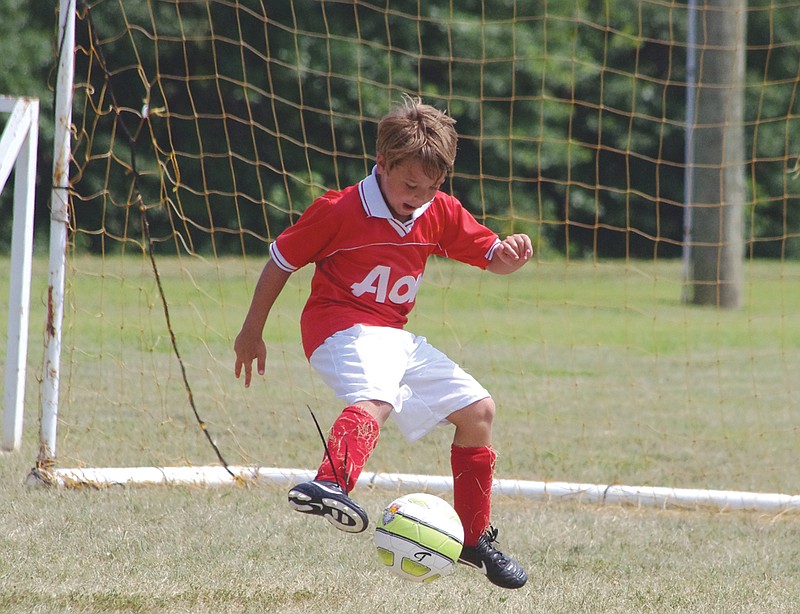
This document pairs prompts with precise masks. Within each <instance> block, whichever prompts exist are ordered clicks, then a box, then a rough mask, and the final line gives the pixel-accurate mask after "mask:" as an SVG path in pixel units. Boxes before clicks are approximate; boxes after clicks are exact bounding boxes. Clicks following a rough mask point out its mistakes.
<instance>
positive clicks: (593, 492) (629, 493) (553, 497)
mask: <svg viewBox="0 0 800 614" xmlns="http://www.w3.org/2000/svg"><path fill="white" fill-rule="evenodd" d="M315 475H316V472H314V471H311V470H308V469H280V468H264V467H244V466H233V467H228V468H227V469H226V468H225V467H223V466H205V467H109V468H85V469H52V470H48V471H38V470H34V471H33V472H32V473H31V474H30V475H29V476H28V478H27V483H28V484H29V485H51V486H56V487H61V488H108V487H112V486H135V485H172V486H224V485H235V484H272V485H278V486H292V485H294V484H296V483H298V482H302V481H305V480H312V479H314V476H315ZM358 484H359V485H360V486H362V487H373V488H381V489H385V490H394V491H400V492H419V491H424V492H431V493H440V494H441V493H446V492H449V491H452V490H453V478H452V477H447V476H427V475H414V474H405V473H374V472H364V473H362V474H361V476H360V477H359V480H358ZM492 492H493V493H494V494H502V495H509V496H519V497H527V498H529V499H535V500H539V501H547V502H551V501H578V502H582V503H601V504H604V503H605V504H621V505H632V506H639V507H660V508H683V509H707V510H712V511H713V510H717V511H729V510H750V511H759V512H769V513H782V512H790V511H800V495H786V494H779V493H759V492H740V491H729V490H702V489H691V488H668V487H662V486H624V485H621V484H579V483H570V482H537V481H529V480H509V479H503V480H495V481H494V484H493V486H492Z"/></svg>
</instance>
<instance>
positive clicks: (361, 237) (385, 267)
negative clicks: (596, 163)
mask: <svg viewBox="0 0 800 614" xmlns="http://www.w3.org/2000/svg"><path fill="white" fill-rule="evenodd" d="M454 124H455V121H454V120H453V119H451V118H450V117H448V116H447V115H446V114H445V113H443V112H441V111H439V110H437V109H435V108H434V107H432V106H429V105H426V104H423V103H422V102H421V101H420V100H419V99H412V98H406V100H405V101H404V103H403V104H402V105H400V106H399V107H397V108H396V109H394V110H393V111H392V112H390V113H389V114H388V115H386V116H385V117H384V118H383V119H382V120H381V121H380V123H379V125H378V139H377V146H376V149H377V151H376V154H377V155H376V165H375V167H374V168H373V170H372V173H371V174H370V175H369V176H368V177H366V178H365V179H363V180H362V181H361V182H359V183H358V184H357V185H354V186H350V187H349V188H346V189H345V190H343V191H341V192H335V191H331V192H328V193H327V194H325V195H324V196H322V197H321V198H318V199H316V200H315V201H314V203H313V204H312V205H311V206H310V207H309V208H308V209H307V210H306V211H305V212H304V213H303V215H302V216H301V217H300V218H299V219H298V221H297V223H296V224H294V225H293V226H291V227H290V228H288V229H287V230H286V231H284V232H283V233H281V235H280V236H278V237H277V239H276V240H275V241H274V242H273V243H272V245H271V246H270V256H271V258H270V259H269V260H268V261H267V264H266V265H265V267H264V270H263V272H262V273H261V277H260V278H259V281H258V283H257V285H256V289H255V292H254V296H253V299H252V303H251V305H250V309H249V311H248V313H247V316H246V317H245V320H244V324H243V325H242V330H241V331H240V333H239V335H238V336H237V338H236V341H235V343H234V351H235V352H236V364H235V368H234V373H235V375H236V377H237V378H238V377H240V375H241V372H242V368H244V373H245V381H244V384H245V387H249V386H250V381H251V378H252V362H253V360H255V361H256V365H257V369H258V373H259V374H260V375H263V374H264V370H265V360H266V346H265V344H264V341H263V339H262V334H263V329H264V325H265V323H266V320H267V316H268V314H269V311H270V309H271V307H272V305H273V304H274V302H275V300H276V298H277V297H278V295H279V294H280V292H281V290H282V289H283V287H284V284H285V283H286V280H287V279H288V278H289V275H291V273H292V272H294V271H296V270H297V269H299V268H300V267H302V266H304V265H306V264H308V263H311V262H313V263H314V264H315V272H314V276H313V279H312V281H311V294H310V296H309V299H308V302H307V303H306V306H305V308H304V309H303V313H302V316H301V318H300V324H301V331H302V340H303V349H304V351H305V354H306V357H307V358H308V359H309V361H310V363H311V365H312V367H314V369H315V370H316V371H317V372H318V373H319V374H320V376H321V377H322V379H323V380H324V381H325V382H326V383H327V384H328V385H329V386H330V387H331V388H332V389H333V391H334V392H335V394H336V396H337V397H338V398H340V399H342V400H344V401H345V402H346V403H347V407H345V409H344V410H343V411H342V413H341V414H340V416H339V417H338V418H337V419H336V421H335V422H334V424H333V426H332V427H331V430H330V433H329V435H328V450H327V452H326V455H325V457H324V459H323V461H322V464H321V466H320V468H319V471H318V472H317V475H316V479H314V480H312V481H310V482H305V483H302V484H298V485H297V486H295V487H294V488H292V489H291V490H290V491H289V503H290V505H291V506H292V507H293V508H294V509H296V510H297V511H300V512H304V513H307V514H313V515H318V516H323V517H324V518H325V519H326V520H328V521H329V522H330V523H331V524H333V525H334V526H335V527H337V528H338V529H341V530H343V531H347V532H351V533H358V532H361V531H363V530H365V529H366V528H367V524H368V519H367V514H366V512H365V511H364V510H363V509H362V508H361V506H360V505H359V504H358V503H356V502H355V501H353V500H352V499H351V498H350V497H349V496H348V494H349V492H350V491H351V490H352V488H353V487H354V486H355V484H356V481H357V479H358V476H359V474H360V473H361V470H362V469H363V468H364V465H365V463H366V462H367V459H368V458H369V455H370V453H371V452H372V450H373V449H374V447H375V445H376V443H377V440H378V435H379V432H380V428H381V427H382V426H383V424H384V423H385V422H386V420H387V419H388V418H389V416H392V417H393V418H394V420H395V422H396V423H397V425H398V427H399V428H400V430H401V432H402V433H403V435H404V436H405V437H406V438H407V439H408V440H409V441H414V440H416V439H418V438H420V437H421V436H422V435H424V434H425V433H427V432H428V431H430V430H431V429H432V428H433V427H434V426H436V425H437V424H439V423H442V422H445V421H446V422H450V423H451V424H453V425H454V426H455V434H454V437H453V444H452V447H451V465H452V470H453V500H454V508H455V510H456V512H457V513H458V515H459V517H460V519H461V521H462V523H463V525H464V548H463V552H462V554H461V558H460V559H459V562H461V563H464V564H466V565H470V566H473V567H476V568H478V569H480V570H481V571H482V572H483V573H484V574H486V576H487V578H488V579H489V580H490V581H491V582H493V583H494V584H496V585H498V586H501V587H504V588H519V587H521V586H523V585H524V584H525V582H526V581H527V574H526V572H525V570H524V569H523V568H522V566H521V565H520V564H519V563H517V562H516V561H514V560H513V559H511V558H510V557H507V556H505V555H504V554H503V553H502V552H500V551H499V550H498V549H497V548H496V547H495V545H494V543H495V539H496V537H497V530H496V529H494V528H492V527H491V526H490V525H489V518H490V508H491V501H490V498H491V487H492V479H493V473H494V462H495V458H496V455H495V452H494V450H493V449H492V446H491V429H492V421H493V419H494V414H495V405H494V401H493V400H492V398H491V396H490V395H489V393H488V392H487V391H486V390H485V389H484V388H483V387H482V386H481V385H480V384H479V383H478V382H477V381H476V380H475V379H474V378H473V377H472V376H470V375H469V374H467V373H466V372H465V371H464V370H463V369H461V368H460V367H459V366H458V365H456V364H455V363H454V362H453V361H451V360H450V359H449V358H448V357H447V356H445V355H444V354H443V353H441V352H440V351H438V350H436V349H435V348H434V347H433V346H431V345H430V344H429V343H428V342H427V340H426V339H425V338H424V337H417V336H415V335H413V334H411V333H410V332H407V331H405V330H403V326H404V325H405V324H406V322H407V317H406V316H407V314H408V313H409V312H410V311H411V308H412V307H413V305H414V300H415V298H416V294H417V290H418V288H419V285H420V282H421V281H422V273H423V271H424V268H425V263H426V261H427V259H428V257H429V256H430V255H431V254H437V255H440V256H445V257H448V258H453V259H455V260H459V261H461V262H465V263H467V264H471V265H474V266H477V267H481V268H484V269H487V270H489V271H491V272H493V273H499V274H507V273H512V272H514V271H516V270H517V269H519V268H520V267H521V266H522V265H524V264H525V263H526V262H527V261H528V260H529V259H530V257H531V255H532V252H533V250H532V248H531V241H530V238H529V237H528V236H526V235H524V234H515V235H511V236H509V237H507V238H506V239H504V240H502V241H501V240H500V239H499V237H498V236H497V235H496V234H495V233H494V232H492V231H491V230H489V229H488V228H486V227H485V226H483V225H481V224H479V223H478V222H477V221H476V220H475V218H473V217H472V215H470V214H469V213H468V212H467V211H466V210H465V209H464V208H463V207H462V205H461V203H460V202H459V201H458V200H457V199H455V198H454V197H452V196H450V195H448V194H445V193H443V192H441V191H439V188H440V187H441V185H442V184H443V183H444V181H445V178H446V177H447V174H448V173H449V172H450V171H451V170H452V168H453V163H454V162H455V156H456V143H457V139H458V136H457V134H456V131H455V128H454Z"/></svg>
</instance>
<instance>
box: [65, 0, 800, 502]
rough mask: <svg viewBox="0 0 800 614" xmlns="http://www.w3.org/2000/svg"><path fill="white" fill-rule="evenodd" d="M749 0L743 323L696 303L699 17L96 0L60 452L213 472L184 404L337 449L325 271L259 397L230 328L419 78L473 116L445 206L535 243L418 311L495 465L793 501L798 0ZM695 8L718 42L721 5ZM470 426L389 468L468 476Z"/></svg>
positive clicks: (235, 428)
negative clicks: (307, 349) (466, 434)
mask: <svg viewBox="0 0 800 614" xmlns="http://www.w3.org/2000/svg"><path fill="white" fill-rule="evenodd" d="M750 4H751V6H750V7H749V8H747V9H746V24H747V30H746V33H745V34H744V35H743V36H744V38H743V40H744V41H745V44H744V48H743V51H744V52H745V54H746V63H745V66H744V77H745V78H744V81H743V83H741V84H740V85H741V91H742V97H743V101H744V112H743V121H742V125H741V126H740V127H739V128H740V129H741V131H742V133H743V135H744V143H745V146H744V152H745V153H744V157H745V159H744V160H743V164H742V171H743V173H744V177H745V178H746V180H747V188H748V189H747V190H746V191H745V193H744V194H745V196H744V201H742V202H739V203H738V204H737V205H738V206H740V207H741V208H742V211H743V213H742V216H741V218H742V228H743V230H742V236H743V239H744V249H743V252H744V255H743V259H744V260H745V261H746V266H747V267H748V269H747V274H746V277H745V279H746V281H745V285H744V288H743V295H744V300H743V303H744V307H743V308H742V309H741V310H736V311H732V312H727V311H718V310H714V309H711V310H698V309H697V308H692V307H690V306H687V305H686V304H683V303H682V302H681V300H680V299H681V295H682V292H683V291H684V290H685V276H686V273H685V263H683V262H682V256H684V254H685V252H684V246H685V245H686V236H685V234H684V233H685V226H686V215H685V214H686V207H685V205H684V203H685V192H684V190H685V176H686V175H685V171H686V168H687V160H686V131H687V127H688V126H690V125H692V122H691V121H687V117H686V112H687V104H686V101H687V88H689V86H690V85H691V83H690V80H689V78H688V76H687V59H688V58H687V54H688V53H690V52H691V51H693V50H695V48H697V49H700V52H699V54H698V59H697V61H698V66H699V67H700V68H703V67H706V68H707V66H708V65H707V64H704V56H703V54H704V53H707V54H710V53H712V51H714V50H724V48H725V47H726V46H725V45H723V46H722V47H713V46H712V47H706V48H703V49H701V44H702V40H701V41H700V42H699V43H697V45H696V47H695V46H693V45H692V44H691V41H690V40H689V19H690V18H691V17H692V15H693V13H692V11H690V10H689V7H687V5H686V4H684V3H681V2H661V1H644V2H614V3H610V2H606V3H596V2H583V1H576V2H569V3H544V4H539V3H534V4H531V3H525V2H515V1H508V2H493V3H483V2H477V1H475V2H463V3H449V4H444V5H442V4H441V3H417V2H381V3H377V2H375V3H367V2H349V1H348V2H345V1H341V2H337V1H327V2H325V1H321V2H312V1H310V0H294V1H292V2H270V3H267V2H255V1H253V2H234V1H221V0H219V1H206V2H183V1H174V0H171V1H160V0H153V1H151V2H146V3H145V2H141V3H123V2H121V1H119V2H118V1H111V0H102V1H98V2H93V3H91V4H86V5H83V6H82V7H81V8H80V9H79V13H78V21H77V36H78V49H77V55H76V62H77V64H76V78H75V95H76V98H75V110H74V124H75V125H74V145H73V161H72V162H73V166H72V171H71V176H72V179H71V188H72V189H71V223H70V238H71V247H70V253H69V258H68V262H69V265H68V266H69V277H68V288H67V297H68V299H67V300H68V305H67V309H66V320H65V333H64V335H65V342H64V347H65V354H64V357H63V361H64V362H63V364H64V370H65V374H64V379H65V382H66V385H65V386H64V389H63V393H62V397H63V402H62V408H61V410H60V425H59V444H58V456H59V464H61V465H66V466H75V465H77V466H86V465H100V466H102V465H175V464H178V465H181V464H206V463H215V462H217V458H216V457H215V455H214V452H213V450H212V449H211V447H210V446H208V445H207V441H206V440H205V434H204V432H203V430H202V429H200V428H199V427H198V422H197V420H196V419H195V416H194V415H193V412H192V408H191V406H190V403H189V401H188V395H189V393H191V394H192V397H193V399H194V402H195V404H196V409H197V411H198V413H199V415H200V417H201V418H202V420H203V421H204V423H205V424H206V426H207V428H208V432H210V433H211V434H212V435H213V437H214V440H215V441H216V442H217V444H218V445H219V449H220V450H221V451H222V454H223V456H224V457H225V459H226V461H227V462H229V463H237V464H239V463H242V464H258V465H268V466H269V465H276V466H309V465H312V464H314V463H316V462H317V461H318V458H319V453H320V448H319V445H318V442H317V439H316V433H315V431H314V428H313V424H312V423H311V421H310V419H309V416H308V410H307V407H309V406H310V407H313V408H314V411H315V413H316V414H317V415H318V416H319V418H320V421H321V422H322V423H323V424H325V423H330V422H332V420H333V418H334V417H335V415H337V414H338V411H339V410H340V407H339V404H338V402H337V401H335V400H334V399H332V397H331V396H330V393H329V392H328V391H327V390H326V389H325V388H324V386H323V385H322V384H321V383H320V382H319V380H317V379H316V376H315V375H314V374H313V373H312V372H311V370H310V369H309V367H308V365H307V364H306V362H305V359H304V358H303V356H302V353H301V350H300V346H299V332H298V325H297V318H298V316H299V311H300V309H301V307H302V304H303V302H304V300H305V297H306V295H307V292H308V290H307V288H308V281H309V272H307V271H301V272H299V273H297V274H295V275H294V276H293V278H292V280H291V281H290V284H289V286H288V287H287V288H286V290H285V292H284V294H283V295H282V297H281V299H280V301H279V303H278V305H277V306H276V309H275V311H274V312H273V313H272V314H271V316H270V320H269V322H268V325H267V330H266V333H265V334H266V337H267V342H268V348H269V364H268V373H267V377H266V379H265V380H264V381H263V382H259V383H257V384H256V385H255V386H254V387H253V388H251V389H250V390H248V391H245V390H244V389H243V387H242V385H241V382H238V381H236V380H235V379H234V378H233V375H232V368H233V352H232V349H231V346H232V340H233V338H234V337H235V335H236V333H237V332H238V328H239V325H240V323H241V319H242V317H243V316H244V313H245V312H246V309H247V304H248V301H249V298H250V295H251V292H252V289H253V285H254V282H255V279H256V276H257V275H258V273H259V271H260V269H261V267H262V266H263V263H264V261H265V258H266V253H267V246H268V244H269V243H270V242H271V241H272V240H273V239H274V238H275V237H276V236H277V235H278V234H279V233H280V232H281V231H282V230H283V229H285V228H286V227H288V226H289V225H290V224H292V222H293V221H294V220H296V219H297V217H298V216H299V215H300V214H301V213H302V211H303V210H304V209H305V208H306V207H307V206H308V205H309V204H310V203H311V202H312V200H313V199H314V198H315V197H316V196H320V195H322V194H323V193H324V191H326V190H328V189H338V188H342V187H344V186H347V185H350V184H353V183H355V182H357V181H358V180H360V179H361V178H362V177H363V176H365V175H366V174H367V173H368V172H369V171H370V169H371V167H372V165H373V163H374V152H373V149H374V142H375V136H376V127H377V120H378V119H379V118H380V117H381V116H382V115H383V114H384V113H385V112H386V111H388V109H389V108H390V107H391V106H392V104H394V103H396V102H398V101H399V100H400V98H401V95H402V94H403V93H410V94H415V95H421V96H422V97H423V98H424V99H425V101H426V102H429V103H430V104H433V105H435V106H437V107H439V108H442V109H446V110H447V111H448V113H449V114H450V115H451V116H452V117H454V118H455V119H456V120H457V122H458V123H457V128H458V130H459V134H460V141H459V152H458V159H457V161H456V168H455V172H454V173H453V175H452V177H450V178H449V180H448V182H447V184H446V186H445V187H446V189H447V190H449V191H452V192H453V193H454V194H456V195H457V196H458V197H459V198H460V199H461V200H462V202H464V204H465V205H466V206H467V207H468V208H469V209H470V210H471V211H472V212H473V213H474V214H475V215H476V216H477V217H478V218H479V219H480V220H481V221H482V222H484V223H486V224H487V225H489V226H490V227H491V228H493V229H494V230H496V231H497V232H499V233H501V234H506V233H509V232H512V231H513V232H527V233H528V234H530V235H531V237H532V238H533V239H534V242H535V248H536V253H537V262H536V263H535V264H533V265H531V266H530V267H528V268H527V269H525V270H524V272H521V273H520V274H518V275H515V276H512V277H511V278H508V279H505V278H491V277H490V276H487V275H485V274H482V273H480V272H478V271H474V270H465V269H466V267H458V266H451V265H450V264H448V263H445V262H439V261H436V262H433V263H432V264H431V267H430V269H429V271H428V273H427V275H426V281H425V284H423V290H422V292H421V294H420V299H419V301H418V305H419V306H418V308H417V313H416V315H415V316H414V318H413V319H412V323H411V325H412V326H413V327H415V328H416V329H417V330H418V332H421V333H422V334H425V335H426V336H428V337H429V338H430V339H431V340H433V341H434V342H436V344H437V345H440V346H441V347H442V349H445V350H446V351H447V352H448V353H450V354H451V355H452V356H453V358H455V359H456V360H458V361H460V362H462V363H463V364H464V365H465V366H466V367H467V368H468V370H470V371H472V372H474V373H475V374H476V375H477V376H478V378H479V379H480V380H481V381H482V383H484V385H486V386H487V388H489V389H490V390H491V391H492V392H493V394H494V396H495V397H496V400H497V401H498V406H499V407H500V413H499V414H498V425H497V427H496V438H497V442H496V447H497V448H498V451H499V452H500V458H499V460H498V471H499V472H503V473H505V474H507V475H513V476H514V477H518V478H535V479H571V480H586V481H599V482H615V481H621V482H627V483H669V484H676V483H677V484H678V485H686V486H698V487H712V488H713V487H717V488H723V487H724V488H732V487H733V488H740V489H753V488H763V487H768V488H771V489H776V490H778V491H786V490H792V489H794V490H797V489H798V488H800V484H798V483H797V480H796V479H795V478H792V477H791V476H787V475H786V474H785V473H784V472H782V471H781V470H780V465H781V462H782V461H781V460H774V453H778V454H779V456H780V454H781V453H782V452H781V451H783V452H785V453H786V454H789V455H790V454H791V450H792V449H793V448H794V447H795V445H796V437H795V434H796V432H797V429H798V427H800V423H799V422H798V420H797V417H796V416H795V414H794V412H793V411H792V407H793V406H794V405H796V402H797V396H796V395H797V385H796V383H795V378H794V375H793V374H794V373H796V372H797V368H798V366H800V365H798V359H797V357H796V356H795V355H794V354H795V353H794V352H793V351H792V348H793V347H795V346H796V342H797V341H798V340H800V324H798V322H797V316H796V306H797V300H798V298H800V297H798V294H797V291H796V290H794V286H796V285H797V284H796V282H797V279H798V277H799V276H800V266H798V265H797V264H796V258H797V256H798V253H799V252H800V243H798V229H799V226H798V224H799V222H798V211H797V207H796V204H797V197H798V182H797V176H798V171H797V161H798V159H799V158H798V152H797V151H796V143H797V141H798V136H800V119H799V118H798V109H797V104H798V103H797V97H796V93H797V92H796V90H797V85H798V60H797V53H796V49H797V48H798V44H800V38H798V36H799V35H798V34H797V33H798V32H800V17H799V16H800V10H799V9H800V4H798V3H797V2H783V3H780V4H778V3H775V2H767V1H766V0H765V1H762V2H751V3H750ZM702 8H704V9H705V10H706V12H707V13H708V14H705V16H699V17H698V25H699V31H700V33H701V34H703V33H704V32H706V30H707V28H706V26H707V24H708V22H707V21H706V20H707V19H713V18H715V16H716V15H718V14H721V13H719V12H720V11H722V9H720V8H719V7H714V6H704V7H702ZM743 10H744V9H743ZM715 11H716V12H715ZM701 38H702V36H701ZM731 46H734V43H733V42H731ZM699 73H700V74H698V75H697V81H698V83H699V84H702V83H703V79H708V78H709V75H707V74H703V71H702V70H700V71H699ZM714 87H716V86H714ZM689 91H691V90H689ZM726 164H727V163H726V162H723V163H721V164H720V165H719V168H717V167H715V168H717V170H720V168H722V167H724V166H725V165H726ZM150 252H152V255H153V261H152V262H151V260H150ZM153 263H155V266H154V265H153ZM159 281H160V282H161V285H162V289H163V298H164V299H165V301H166V304H167V306H168V309H169V314H170V322H171V327H168V326H167V324H166V320H165V314H164V309H163V306H162V295H161V293H160V292H159V288H158V282H159ZM755 282H758V284H759V285H752V284H754V283H755ZM172 335H174V339H175V342H176V346H177V348H178V350H179V353H180V356H181V358H182V362H183V364H181V362H179V361H178V360H177V359H176V352H175V348H174V347H173V345H172V343H171V339H172ZM182 366H183V367H184V368H185V372H186V378H185V380H184V378H183V376H182V372H181V368H182ZM187 383H188V386H187ZM449 437H450V433H449V432H447V430H446V429H443V430H441V432H437V433H434V434H433V435H431V436H430V438H429V439H428V441H429V442H430V443H429V444H427V445H426V444H423V445H426V447H425V448H424V449H425V452H424V454H423V453H421V448H413V449H409V448H406V447H405V446H404V444H403V442H402V440H401V439H400V437H399V436H397V435H396V434H395V433H394V432H393V431H392V430H391V429H388V432H387V433H386V434H385V435H384V436H383V438H382V443H381V444H380V445H379V446H378V449H377V450H376V453H375V456H374V457H373V460H372V461H371V463H373V466H372V467H371V468H372V469H374V470H381V469H388V470H395V471H408V472H422V473H434V474H439V473H445V474H446V473H448V471H449V469H448V463H449V456H448V454H449V452H448V451H449V448H448V446H447V445H445V442H446V441H447V440H448V438H449ZM437 443H438V444H441V445H437ZM418 445H419V444H418ZM771 458H772V459H771ZM784 458H785V457H784Z"/></svg>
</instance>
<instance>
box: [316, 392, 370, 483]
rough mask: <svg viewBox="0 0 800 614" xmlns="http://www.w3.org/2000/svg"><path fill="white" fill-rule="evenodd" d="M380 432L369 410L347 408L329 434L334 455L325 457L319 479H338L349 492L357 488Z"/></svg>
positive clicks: (330, 449)
mask: <svg viewBox="0 0 800 614" xmlns="http://www.w3.org/2000/svg"><path fill="white" fill-rule="evenodd" d="M379 435H380V425H378V422H377V421H376V420H375V418H373V417H372V416H371V415H370V414H369V413H367V412H366V411H364V410H363V409H361V408H360V407H356V406H355V405H351V406H349V407H345V408H344V409H343V410H342V413H341V414H340V415H339V417H338V418H337V419H336V421H335V422H334V423H333V426H332V427H331V431H330V433H329V435H328V451H329V452H330V455H331V458H330V459H329V458H328V455H327V454H326V455H325V456H324V458H323V460H322V464H321V465H320V468H319V471H317V478H316V479H318V480H328V481H330V482H337V483H338V484H340V485H342V486H343V487H344V488H345V489H346V491H347V492H350V491H351V490H353V487H354V486H355V485H356V481H357V480H358V476H359V475H361V470H362V469H363V468H364V465H366V463H367V459H368V458H369V455H370V454H371V453H372V450H374V449H375V444H377V443H378V436H379ZM331 459H333V465H332V466H331Z"/></svg>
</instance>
